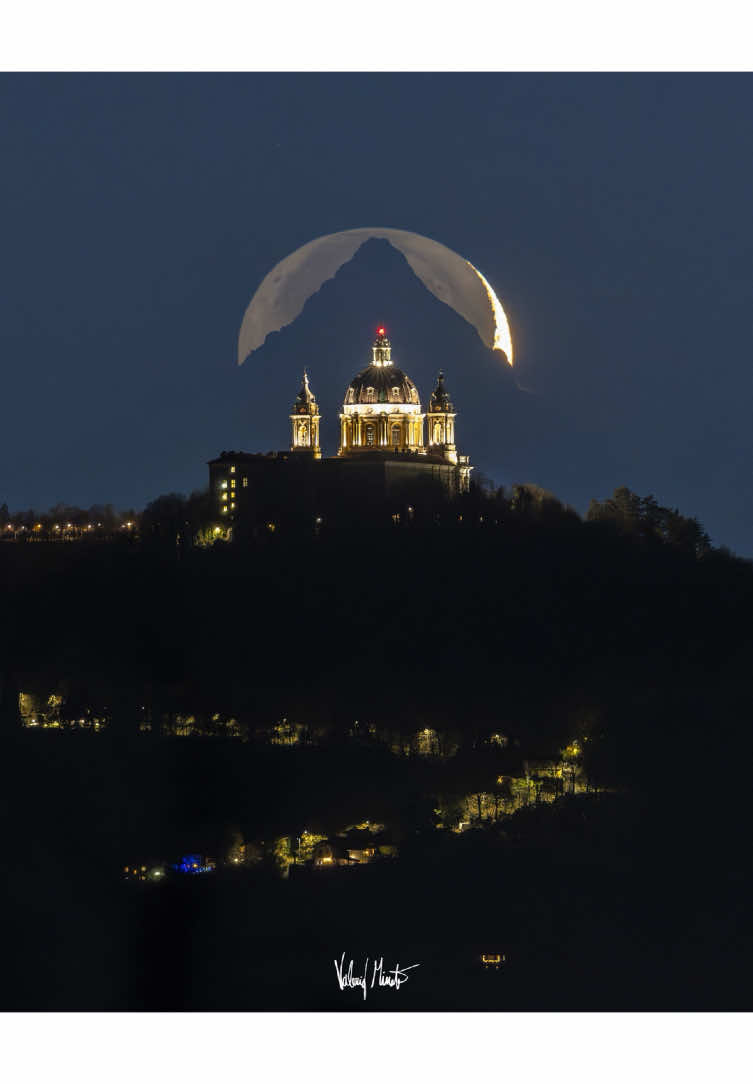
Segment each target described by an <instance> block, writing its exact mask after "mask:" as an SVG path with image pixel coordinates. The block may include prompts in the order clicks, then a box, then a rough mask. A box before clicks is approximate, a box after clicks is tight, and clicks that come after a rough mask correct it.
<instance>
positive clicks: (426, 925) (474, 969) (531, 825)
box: [0, 479, 753, 1009]
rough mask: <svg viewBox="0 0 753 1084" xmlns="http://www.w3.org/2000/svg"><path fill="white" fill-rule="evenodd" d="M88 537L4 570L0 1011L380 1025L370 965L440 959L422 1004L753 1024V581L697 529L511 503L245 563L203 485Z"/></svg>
mask: <svg viewBox="0 0 753 1084" xmlns="http://www.w3.org/2000/svg"><path fill="white" fill-rule="evenodd" d="M59 512H60V510H59V509H58V510H57V512H56V517H57V518H54V519H52V520H50V522H49V523H48V521H47V520H48V518H49V517H47V518H45V517H42V516H36V517H32V518H34V522H33V523H28V524H26V523H23V522H21V520H20V518H19V517H18V516H16V517H8V519H7V522H8V523H12V524H13V530H12V531H10V532H7V531H6V534H7V536H11V535H12V537H13V539H14V540H15V541H14V542H12V541H10V537H8V542H7V544H5V545H2V546H0V576H2V590H3V596H4V599H5V606H4V610H5V620H4V622H3V623H2V626H0V628H1V631H0V637H1V639H0V658H1V659H2V687H1V689H0V711H1V713H2V714H1V717H0V724H1V727H2V748H3V753H4V756H3V764H4V767H5V787H4V792H5V794H6V800H7V802H8V809H9V810H10V811H11V813H12V817H11V819H10V822H9V823H10V824H11V840H10V846H9V851H10V855H9V859H10V860H9V869H10V883H11V886H12V892H11V899H10V910H11V922H12V924H13V929H14V931H15V935H14V939H13V945H12V946H11V952H10V960H9V962H8V964H7V969H6V976H5V979H4V1005H3V1007H4V1008H6V1009H8V1008H18V1009H53V1008H54V1009H98V1008H101V1009H142V1008H144V1009H155V1008H157V1009H209V1008H211V1009H245V1008H269V1009H273V1008H295V1009H302V1008H308V1009H310V1008H330V1009H340V1008H362V1006H360V1005H359V1004H357V999H356V998H353V999H348V998H346V997H345V995H344V994H343V993H342V992H341V991H340V990H339V989H338V987H337V984H336V982H335V979H334V971H333V968H332V959H333V958H334V956H338V958H339V954H340V952H341V951H342V949H343V947H347V950H348V953H349V954H350V952H351V946H352V950H353V955H354V956H355V955H356V953H357V952H358V951H360V950H361V949H363V950H364V952H365V953H366V954H371V955H373V953H374V952H375V951H380V952H383V953H390V954H392V955H397V954H402V955H401V959H402V960H403V961H404V962H406V963H412V962H414V959H413V957H416V956H417V960H416V961H415V962H423V964H424V968H425V970H424V972H423V974H422V972H421V971H420V970H419V971H418V972H416V973H415V977H414V978H413V979H412V980H411V982H410V983H409V984H407V985H406V987H405V988H404V989H403V990H401V991H400V994H399V996H400V998H401V1006H400V1007H404V1008H411V1009H412V1008H415V1009H426V1008H459V1009H463V1008H469V1009H470V1008H497V1009H499V1008H510V1009H537V1008H571V1009H586V1008H589V1009H596V1008H599V1009H610V1008H613V1009H626V1008H629V1009H652V1008H665V1009H687V1008H705V1009H721V1008H725V1009H747V1008H750V994H749V990H748V983H747V975H748V974H749V970H750V965H751V962H753V952H752V951H751V950H752V948H753V946H752V945H751V935H750V932H749V929H748V925H747V922H746V921H745V916H744V910H745V906H744V903H743V901H744V900H745V899H746V897H747V895H748V893H749V891H750V888H751V887H752V886H751V880H752V878H751V872H752V871H751V859H750V857H749V854H748V848H747V847H746V846H745V843H744V838H743V832H744V827H745V825H746V824H747V819H748V818H747V804H748V802H747V791H748V787H747V785H746V783H745V780H744V778H740V779H738V775H739V768H738V766H742V765H744V764H746V763H748V760H749V758H750V753H751V752H752V751H753V750H751V748H750V747H751V725H750V714H751V707H752V705H753V633H752V632H751V624H750V613H751V602H752V601H753V565H751V563H750V562H748V561H745V560H741V559H739V558H736V557H734V556H733V555H732V554H731V553H729V552H728V551H725V550H723V549H718V548H715V547H713V546H712V545H711V543H710V541H709V538H708V536H707V535H706V534H705V532H704V531H703V528H702V527H701V526H700V524H698V523H697V521H695V520H693V519H692V518H688V517H685V516H683V515H681V514H680V513H679V512H677V511H676V510H673V509H667V508H662V507H660V506H659V505H658V504H657V502H656V501H655V500H654V499H653V498H651V497H645V498H640V497H638V496H637V495H636V494H633V493H631V492H630V491H629V490H627V489H625V488H621V489H618V490H617V491H615V494H614V495H613V497H612V498H610V499H608V500H605V501H599V502H597V501H595V502H593V503H592V506H591V508H590V510H589V513H588V516H587V517H586V518H585V519H581V518H580V517H579V516H578V515H577V514H576V513H575V512H573V511H572V509H569V508H567V507H565V506H563V505H562V504H561V503H560V502H558V501H557V500H556V499H555V498H554V497H552V496H551V495H550V494H547V493H545V492H544V491H542V490H540V489H537V488H536V487H534V486H516V487H513V488H512V489H511V490H509V491H505V490H502V489H499V488H496V487H494V486H492V485H491V484H490V483H488V482H487V481H485V480H484V479H481V480H476V481H475V482H474V483H473V484H472V485H471V488H470V491H469V492H468V493H464V494H460V495H457V496H455V497H452V498H451V497H449V496H447V495H446V494H443V493H440V492H437V491H435V490H430V489H427V490H424V491H420V490H416V492H414V493H411V494H403V495H402V496H401V501H400V503H399V504H396V503H395V501H394V500H392V503H390V501H388V500H387V499H386V498H385V501H384V502H383V503H382V504H379V503H378V502H377V503H375V504H373V505H372V506H371V507H370V508H369V509H367V510H364V509H362V508H360V509H359V508H358V507H357V506H355V505H354V504H350V505H348V504H347V503H346V506H345V507H344V509H343V511H342V514H341V515H340V516H339V518H338V519H337V521H336V522H333V521H332V520H331V518H329V517H317V516H312V515H311V514H310V513H311V510H310V509H306V508H304V509H295V510H290V509H287V508H282V507H281V508H280V509H279V510H278V514H277V516H276V517H275V518H274V519H272V518H270V519H269V521H268V523H269V524H271V525H272V526H267V525H264V526H263V527H262V529H257V528H256V527H255V528H254V529H253V530H250V531H248V532H246V533H243V532H240V533H239V534H238V535H237V536H236V537H235V538H234V539H229V538H228V537H227V532H223V531H222V530H218V529H217V524H215V523H214V522H213V521H212V518H211V504H210V502H209V501H208V498H207V497H206V495H205V494H201V493H198V494H194V495H193V496H192V497H191V498H188V499H185V498H182V497H180V496H178V495H168V496H165V497H163V498H160V499H158V500H157V501H155V502H153V503H152V504H151V505H150V506H148V507H147V508H146V509H144V511H143V513H141V514H140V515H137V514H136V513H134V512H130V513H127V516H128V518H127V519H120V518H118V517H117V516H116V515H115V514H114V513H113V514H112V515H111V516H110V518H109V519H108V520H107V527H105V526H102V527H97V526H93V525H91V524H90V523H89V522H88V520H87V519H86V518H84V513H82V514H81V516H78V519H79V522H78V523H76V522H75V520H76V518H77V513H76V511H75V510H71V509H68V510H67V514H68V518H66V519H65V520H64V523H65V524H66V525H67V524H70V525H71V526H65V527H64V529H61V531H59V532H58V531H55V529H54V528H55V524H56V522H57V519H58V518H59V519H60V520H61V521H62V520H63V517H62V516H60V515H59ZM22 518H23V517H21V519H22ZM317 520H319V522H317ZM105 522H106V517H104V516H101V517H100V519H98V520H95V521H94V523H95V524H96V523H102V524H105ZM36 524H43V526H40V529H39V530H35V528H36ZM127 524H129V525H128V526H127ZM0 525H1V524H0ZM58 525H59V526H61V528H62V523H61V524H58ZM5 526H6V528H7V524H5ZM90 526H91V529H89V527H90ZM21 527H25V528H26V529H25V530H24V531H21V530H20V528H21ZM63 534H64V537H59V538H57V537H56V535H57V536H61V535H63ZM24 536H25V538H24ZM43 541H44V542H48V544H42V542H43ZM64 542H65V543H70V544H64ZM420 735H426V736H427V737H426V738H425V739H422V738H421V737H420ZM422 741H423V743H424V744H423V746H422V744H421V743H422ZM537 766H538V767H537ZM568 780H570V782H568ZM524 786H525V787H526V788H527V790H525V795H526V797H525V798H524V799H521V798H520V795H521V794H522V793H523V790H522V789H521V788H523V787H524ZM531 795H533V797H531ZM373 823H375V824H377V826H378V830H379V832H377V829H373V832H374V833H376V834H374V842H373V846H372V847H368V846H366V844H365V843H363V841H362V842H360V843H358V844H357V846H356V844H355V843H348V840H349V839H350V838H351V837H350V836H348V835H347V833H346V835H343V832H345V830H346V829H347V831H348V832H351V834H352V832H353V831H355V829H354V826H358V825H360V827H359V829H358V830H359V831H360V832H361V836H362V837H363V839H366V838H367V836H368V832H369V831H372V828H370V827H369V826H370V825H372V824H373ZM364 833H365V834H364ZM379 833H381V834H379ZM340 836H342V837H343V839H344V840H345V843H343V844H338V843H337V842H336V841H337V839H338V838H339V837H340ZM360 838H361V837H359V839H360ZM232 840H236V843H233V842H232ZM238 840H242V841H243V842H242V843H238V842H237V841H238ZM285 840H287V843H283V841H285ZM307 840H308V841H310V842H309V843H307V842H306V841H307ZM317 840H322V841H327V840H329V843H326V846H327V847H329V848H330V850H329V851H327V852H326V854H325V852H324V851H322V850H321V849H320V850H319V851H317V850H316V846H318V844H316V841H317ZM346 844H347V846H346ZM240 846H243V847H244V848H247V849H246V850H244V851H242V852H241V851H238V850H237V847H240ZM322 846H323V847H324V846H325V843H324V842H323V843H322ZM348 846H349V847H350V851H349V852H348V850H347V847H348ZM233 847H236V850H235V851H233V850H232V848H233ZM380 847H381V851H380V850H379V848H380ZM286 848H287V849H286ZM343 848H344V849H343ZM191 851H195V852H196V853H201V854H203V855H211V856H214V858H213V862H214V866H212V867H211V868H213V869H214V872H213V873H212V874H211V875H210V874H207V876H206V877H204V878H203V879H202V878H200V877H199V878H193V879H192V878H184V879H183V880H181V879H180V876H179V875H178V874H175V875H174V876H172V877H166V881H169V883H165V884H164V885H163V886H161V887H159V888H157V887H156V886H153V885H148V884H144V885H140V886H138V891H136V887H137V886H134V885H124V884H123V883H122V870H123V868H125V867H128V868H129V862H130V861H135V860H136V857H138V856H144V858H145V861H146V859H147V857H148V859H149V861H148V862H147V863H146V865H147V866H148V865H149V863H156V862H158V861H159V862H163V863H166V862H167V861H168V858H169V856H171V855H175V856H179V855H181V854H186V853H190V852H191ZM252 852H253V854H254V856H255V861H256V859H257V858H258V862H257V863H256V865H255V866H254V870H253V871H252V872H250V871H249V869H246V866H245V865H244V870H243V871H242V872H238V871H236V874H237V875H234V874H233V873H232V871H226V870H225V869H224V866H223V862H224V859H223V855H229V854H241V853H242V854H243V855H244V856H246V857H247V856H248V855H250V854H251V853H252ZM346 852H347V853H346ZM372 853H373V854H374V855H375V856H377V857H378V856H379V854H382V853H383V854H385V855H390V856H394V857H391V859H390V861H386V860H385V861H384V862H382V863H379V862H376V863H375V862H370V863H366V862H365V858H364V856H366V857H370V856H371V854H372ZM317 854H319V855H325V857H327V856H329V857H331V858H332V863H333V865H336V864H337V862H338V861H342V862H343V863H346V862H348V861H350V864H351V865H353V864H359V860H357V859H352V858H351V859H348V857H347V854H351V855H352V854H358V855H359V856H360V858H361V859H363V861H361V862H360V864H362V865H364V864H365V865H367V866H368V868H363V869H361V868H358V869H355V868H354V869H345V868H344V866H343V868H337V869H333V870H332V871H331V872H322V873H321V874H319V873H317V871H316V869H315V868H314V867H315V866H316V863H317V857H316V856H317ZM340 855H343V857H342V860H340V858H339V856H340ZM246 857H244V863H245V862H246ZM139 868H140V867H139ZM145 868H146V867H145ZM160 868H161V867H160ZM165 868H166V869H167V868H168V867H167V866H165ZM169 868H172V867H169ZM206 868H207V869H209V868H210V865H209V864H207V866H206ZM312 869H313V872H311V871H312ZM281 870H282V872H284V873H285V874H286V875H287V876H285V877H280V876H279V873H280V871H281ZM291 874H292V875H291ZM142 889H143V891H142ZM344 939H345V940H346V941H347V942H348V944H347V946H346V945H345V941H344ZM495 946H496V947H495ZM499 946H502V948H499ZM335 950H336V951H335ZM492 950H493V952H494V953H498V954H500V953H501V954H502V955H504V956H505V962H504V966H501V967H499V968H497V967H496V965H495V968H493V969H489V968H487V967H483V968H482V967H480V966H479V965H478V960H479V959H480V955H479V954H480V953H487V952H491V951H492ZM286 969H287V970H288V971H290V970H295V971H296V972H297V973H298V974H299V980H297V981H296V983H295V984H294V985H291V986H285V985H284V984H282V982H281V981H278V979H277V978H275V976H279V975H281V974H283V973H284V972H285V971H286ZM447 974H450V975H452V976H454V979H457V982H455V981H454V980H453V981H452V982H449V981H448V982H445V983H441V982H440V981H439V976H440V975H447ZM424 976H427V978H426V979H425V980H424ZM432 976H433V977H434V978H433V979H432ZM434 979H436V981H434ZM430 980H431V981H430ZM368 1008H377V1009H383V1008H394V1005H393V1004H391V1003H388V1002H387V1001H386V1000H385V998H384V997H383V998H381V999H378V998H377V997H376V996H375V997H374V998H373V999H372V1000H371V1001H370V1002H369V1003H368V1005H367V1009H368Z"/></svg>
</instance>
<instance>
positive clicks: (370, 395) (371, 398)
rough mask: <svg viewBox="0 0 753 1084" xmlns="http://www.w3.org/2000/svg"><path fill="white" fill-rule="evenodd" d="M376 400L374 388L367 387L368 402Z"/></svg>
mask: <svg viewBox="0 0 753 1084" xmlns="http://www.w3.org/2000/svg"><path fill="white" fill-rule="evenodd" d="M374 401H375V400H374V389H373V388H367V389H366V402H367V403H373V402H374Z"/></svg>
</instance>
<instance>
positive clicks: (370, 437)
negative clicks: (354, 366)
mask: <svg viewBox="0 0 753 1084" xmlns="http://www.w3.org/2000/svg"><path fill="white" fill-rule="evenodd" d="M369 390H370V391H373V390H374V389H373V388H371V389H369ZM375 440H376V430H375V429H374V426H373V425H367V426H366V443H367V444H368V445H373V444H374V443H375Z"/></svg>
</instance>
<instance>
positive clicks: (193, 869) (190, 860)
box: [173, 854, 214, 873]
mask: <svg viewBox="0 0 753 1084" xmlns="http://www.w3.org/2000/svg"><path fill="white" fill-rule="evenodd" d="M173 869H175V870H177V871H178V873H211V872H212V870H213V869H214V866H205V865H204V859H203V858H202V857H201V855H200V854H185V855H183V857H182V858H181V860H180V862H179V863H178V864H177V866H173Z"/></svg>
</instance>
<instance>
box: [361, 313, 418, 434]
mask: <svg viewBox="0 0 753 1084" xmlns="http://www.w3.org/2000/svg"><path fill="white" fill-rule="evenodd" d="M373 354H374V357H373V360H372V362H371V365H369V366H367V368H365V369H362V370H361V372H360V373H358V375H357V376H355V377H354V378H353V379H352V380H351V382H350V384H349V385H348V389H347V391H346V392H345V400H344V403H343V405H344V406H345V407H353V406H359V405H361V404H363V405H364V406H365V405H370V406H375V407H377V406H379V404H386V405H387V406H388V407H389V405H391V404H394V405H396V406H400V405H409V406H410V407H412V408H413V409H412V411H411V413H412V412H414V411H416V410H420V409H421V402H420V400H419V397H418V389H417V388H416V385H415V384H414V383H413V381H412V380H411V378H410V377H409V376H408V375H407V374H406V373H404V372H403V371H402V369H398V368H397V366H396V365H393V363H392V358H391V349H390V341H389V339H388V338H387V337H386V335H385V334H384V332H383V330H382V329H381V328H380V329H379V332H378V333H377V338H376V341H375V343H374V347H373Z"/></svg>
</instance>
